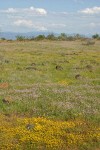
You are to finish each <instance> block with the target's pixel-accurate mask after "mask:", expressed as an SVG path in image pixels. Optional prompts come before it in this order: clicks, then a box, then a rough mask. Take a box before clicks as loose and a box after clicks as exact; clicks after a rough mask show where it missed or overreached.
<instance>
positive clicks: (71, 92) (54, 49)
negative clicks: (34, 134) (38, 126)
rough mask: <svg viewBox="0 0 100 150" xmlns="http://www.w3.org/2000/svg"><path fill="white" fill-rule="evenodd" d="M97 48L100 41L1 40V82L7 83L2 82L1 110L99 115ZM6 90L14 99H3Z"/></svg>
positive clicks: (56, 115)
mask: <svg viewBox="0 0 100 150" xmlns="http://www.w3.org/2000/svg"><path fill="white" fill-rule="evenodd" d="M99 49H100V42H96V44H95V45H94V46H84V45H82V42H80V41H75V42H57V41H54V42H53V41H52V42H51V41H50V42H49V41H45V42H43V41H39V42H34V41H33V42H32V41H31V42H17V41H15V42H1V43H0V83H5V82H6V83H8V84H9V87H8V88H4V89H3V88H0V112H1V113H8V114H13V113H14V114H20V115H22V114H24V115H28V116H46V117H49V118H55V119H69V118H75V117H78V116H85V117H86V118H88V117H90V118H91V117H92V118H93V117H94V118H95V120H96V118H97V120H98V116H99V110H100V108H99V85H100V78H99V74H100V69H99V63H100V61H99V60H100V59H99V54H100V51H99ZM56 66H60V67H61V69H56ZM76 75H79V78H76ZM8 96H10V97H11V99H12V101H13V102H11V103H10V104H6V103H4V102H2V99H3V98H5V97H8Z"/></svg>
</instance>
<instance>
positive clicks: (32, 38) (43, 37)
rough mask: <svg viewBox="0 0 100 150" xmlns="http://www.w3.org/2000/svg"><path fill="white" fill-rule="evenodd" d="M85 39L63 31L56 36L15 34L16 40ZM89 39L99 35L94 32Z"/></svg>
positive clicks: (99, 36)
mask: <svg viewBox="0 0 100 150" xmlns="http://www.w3.org/2000/svg"><path fill="white" fill-rule="evenodd" d="M84 39H87V37H85V36H83V35H80V34H75V35H68V34H65V33H61V34H60V35H58V36H56V35H55V34H53V33H51V34H48V35H47V36H45V35H43V34H40V35H37V36H32V37H26V36H22V35H17V36H16V40H18V41H25V40H36V41H39V40H58V41H74V40H84ZM90 39H97V40H100V35H99V34H94V35H92V38H90ZM1 40H6V38H1Z"/></svg>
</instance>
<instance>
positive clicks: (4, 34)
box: [0, 32, 92, 40]
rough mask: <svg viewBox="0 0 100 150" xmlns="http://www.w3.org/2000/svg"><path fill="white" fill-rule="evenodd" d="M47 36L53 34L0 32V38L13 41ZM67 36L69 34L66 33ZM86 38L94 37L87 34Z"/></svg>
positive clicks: (56, 34)
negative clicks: (19, 37) (23, 37)
mask: <svg viewBox="0 0 100 150" xmlns="http://www.w3.org/2000/svg"><path fill="white" fill-rule="evenodd" d="M41 34H42V35H45V36H47V35H48V34H51V32H27V33H19V32H0V38H5V39H8V40H9V39H11V40H15V39H16V36H25V37H28V38H29V37H36V36H38V35H41ZM53 34H54V35H55V36H59V35H60V34H58V33H53ZM66 34H67V33H66ZM67 35H69V36H74V35H75V33H73V34H67ZM83 36H85V37H89V38H90V37H92V35H91V34H87V35H83Z"/></svg>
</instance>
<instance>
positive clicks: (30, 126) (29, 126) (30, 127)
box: [26, 124, 34, 130]
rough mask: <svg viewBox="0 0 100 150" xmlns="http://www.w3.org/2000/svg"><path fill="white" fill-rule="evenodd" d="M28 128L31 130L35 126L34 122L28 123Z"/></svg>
mask: <svg viewBox="0 0 100 150" xmlns="http://www.w3.org/2000/svg"><path fill="white" fill-rule="evenodd" d="M26 128H27V130H31V129H33V128H34V125H33V124H27V125H26Z"/></svg>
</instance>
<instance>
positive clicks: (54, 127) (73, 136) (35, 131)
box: [0, 115, 100, 150]
mask: <svg viewBox="0 0 100 150" xmlns="http://www.w3.org/2000/svg"><path fill="white" fill-rule="evenodd" d="M0 138H1V141H2V143H0V147H1V150H5V149H7V150H13V149H15V150H24V149H26V150H33V149H34V150H35V149H39V150H40V149H43V150H44V149H48V150H49V149H50V150H51V149H57V150H61V149H63V150H66V149H73V150H74V149H80V150H83V149H88V150H90V149H91V150H92V149H93V150H94V149H95V148H97V147H98V146H99V142H100V141H99V140H100V128H98V127H97V126H93V125H91V124H89V123H88V122H86V121H84V120H79V119H78V120H74V121H72V120H70V121H54V120H49V119H46V118H40V117H38V118H16V117H14V116H13V118H12V117H11V118H9V119H8V118H7V117H5V116H3V115H1V116H0Z"/></svg>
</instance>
